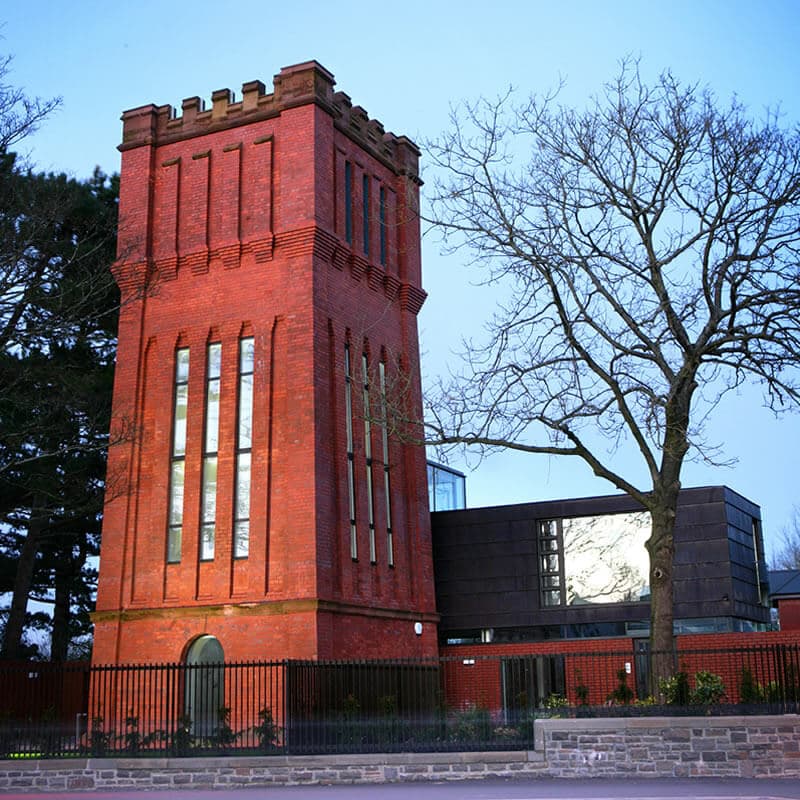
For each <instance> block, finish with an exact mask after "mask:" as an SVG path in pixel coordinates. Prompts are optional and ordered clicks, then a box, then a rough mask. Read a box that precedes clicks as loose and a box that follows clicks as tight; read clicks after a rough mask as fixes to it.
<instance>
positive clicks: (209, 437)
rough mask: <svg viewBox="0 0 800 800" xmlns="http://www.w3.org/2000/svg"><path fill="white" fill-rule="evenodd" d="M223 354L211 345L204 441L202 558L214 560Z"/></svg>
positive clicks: (218, 346) (207, 373) (207, 365)
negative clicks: (221, 361) (221, 363)
mask: <svg viewBox="0 0 800 800" xmlns="http://www.w3.org/2000/svg"><path fill="white" fill-rule="evenodd" d="M221 357H222V345H220V344H210V345H209V346H208V351H207V363H206V436H205V441H204V443H203V493H202V498H203V499H202V507H201V520H200V559H201V560H202V561H210V560H211V559H212V558H214V540H215V531H216V522H217V449H218V447H219V388H220V360H221Z"/></svg>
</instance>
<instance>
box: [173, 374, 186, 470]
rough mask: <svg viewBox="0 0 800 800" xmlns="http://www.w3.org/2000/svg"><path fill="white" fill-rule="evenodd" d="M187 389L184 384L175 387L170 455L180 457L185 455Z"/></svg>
mask: <svg viewBox="0 0 800 800" xmlns="http://www.w3.org/2000/svg"><path fill="white" fill-rule="evenodd" d="M188 398H189V387H188V386H187V385H186V384H185V383H184V384H182V385H180V386H176V387H175V432H174V436H173V443H172V455H173V456H182V455H184V453H186V410H187V407H188Z"/></svg>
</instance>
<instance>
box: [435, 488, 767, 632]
mask: <svg viewBox="0 0 800 800" xmlns="http://www.w3.org/2000/svg"><path fill="white" fill-rule="evenodd" d="M456 474H457V473H456ZM649 530H650V523H649V515H648V513H647V512H646V511H643V510H642V508H641V506H639V505H638V504H637V503H636V502H635V501H634V500H633V499H631V498H630V497H627V496H625V495H613V496H603V497H588V498H581V499H572V500H551V501H545V502H536V503H525V504H522V505H510V506H497V507H492V508H477V509H462V510H452V511H438V512H435V513H433V514H432V532H433V555H434V570H435V578H436V601H437V609H438V611H439V613H440V615H441V621H440V625H439V633H440V639H441V642H442V644H459V643H476V642H498V643H499V642H522V641H540V640H544V639H567V638H583V637H607V636H636V635H646V634H647V633H648V625H649V623H648V620H649V615H650V604H649V589H648V585H647V584H648V559H647V552H646V550H645V548H644V542H645V540H646V539H647V538H648V536H649ZM675 546H676V552H675V575H674V577H675V595H674V597H675V607H674V612H675V631H676V633H712V632H736V631H753V630H764V629H766V627H767V626H768V623H769V621H770V610H769V606H768V587H767V572H766V566H765V563H764V549H763V542H762V534H761V512H760V509H759V507H758V506H757V505H755V504H754V503H751V502H750V501H749V500H746V499H745V498H744V497H742V496H741V495H739V494H737V493H736V492H734V491H732V490H731V489H728V488H727V487H724V486H712V487H704V488H693V489H685V490H683V491H682V492H681V495H680V501H679V507H678V517H677V521H676V528H675Z"/></svg>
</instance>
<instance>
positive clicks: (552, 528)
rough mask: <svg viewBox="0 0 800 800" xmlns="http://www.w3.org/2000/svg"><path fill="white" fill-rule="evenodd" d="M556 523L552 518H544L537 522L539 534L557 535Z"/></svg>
mask: <svg viewBox="0 0 800 800" xmlns="http://www.w3.org/2000/svg"><path fill="white" fill-rule="evenodd" d="M557 535H558V524H557V522H556V520H554V519H545V520H542V521H541V522H540V523H539V536H557Z"/></svg>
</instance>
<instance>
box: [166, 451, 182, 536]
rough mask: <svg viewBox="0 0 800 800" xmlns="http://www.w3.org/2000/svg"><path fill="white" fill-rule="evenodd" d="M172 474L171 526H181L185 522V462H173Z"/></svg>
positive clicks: (170, 490) (170, 491)
mask: <svg viewBox="0 0 800 800" xmlns="http://www.w3.org/2000/svg"><path fill="white" fill-rule="evenodd" d="M171 472H172V475H171V476H170V489H169V494H170V498H169V524H170V525H180V524H181V522H182V521H183V461H173V462H172V470H171Z"/></svg>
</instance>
